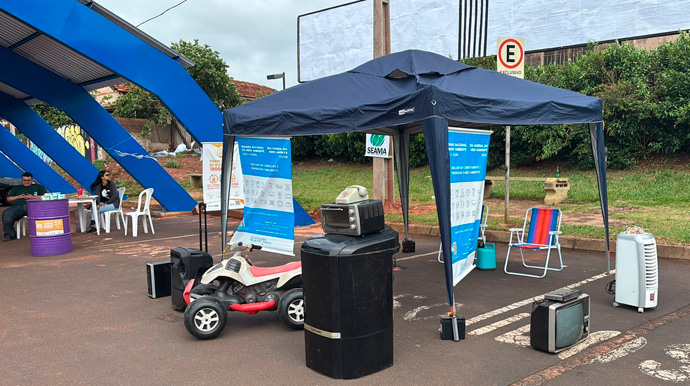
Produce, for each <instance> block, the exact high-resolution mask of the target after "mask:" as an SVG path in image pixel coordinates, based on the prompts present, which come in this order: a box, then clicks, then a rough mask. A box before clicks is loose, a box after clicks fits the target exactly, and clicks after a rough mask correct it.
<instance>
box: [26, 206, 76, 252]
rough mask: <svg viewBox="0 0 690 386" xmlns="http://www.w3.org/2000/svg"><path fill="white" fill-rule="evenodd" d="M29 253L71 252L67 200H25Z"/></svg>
mask: <svg viewBox="0 0 690 386" xmlns="http://www.w3.org/2000/svg"><path fill="white" fill-rule="evenodd" d="M26 210H27V212H28V214H29V237H30V239H31V254H32V255H34V256H53V255H62V254H64V253H69V252H72V233H70V225H69V201H68V200H66V199H63V200H50V201H42V200H26Z"/></svg>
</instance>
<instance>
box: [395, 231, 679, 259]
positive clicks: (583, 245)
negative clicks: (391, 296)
mask: <svg viewBox="0 0 690 386" xmlns="http://www.w3.org/2000/svg"><path fill="white" fill-rule="evenodd" d="M388 225H389V226H390V227H391V228H393V229H395V231H397V232H398V233H400V234H404V233H405V228H404V225H403V224H402V223H390V224H388ZM409 234H410V235H419V236H439V237H440V236H441V232H440V230H439V227H438V226H436V225H420V224H409ZM485 234H486V241H489V242H499V243H506V244H507V243H508V242H509V241H510V232H508V231H500V230H489V229H487V230H486V232H485ZM560 239H561V249H573V250H580V251H594V252H605V251H606V244H605V243H604V240H602V239H590V238H585V237H572V236H561V238H560ZM656 247H657V256H658V257H659V258H662V259H680V260H690V247H688V246H683V245H668V244H657V246H656ZM610 250H611V253H613V254H614V255H615V254H616V240H611V243H610Z"/></svg>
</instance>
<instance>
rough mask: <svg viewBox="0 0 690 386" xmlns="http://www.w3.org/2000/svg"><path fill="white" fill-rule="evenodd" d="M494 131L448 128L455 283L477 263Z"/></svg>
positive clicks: (452, 251) (452, 252) (452, 253)
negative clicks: (475, 261)
mask: <svg viewBox="0 0 690 386" xmlns="http://www.w3.org/2000/svg"><path fill="white" fill-rule="evenodd" d="M491 133H492V132H491V131H486V130H472V129H460V128H455V127H449V128H448V155H449V157H450V229H451V243H452V244H451V255H452V262H453V285H457V284H458V283H459V282H460V280H462V278H464V277H465V276H467V274H468V273H470V271H472V270H473V269H474V268H475V267H476V265H475V264H474V256H475V254H476V251H477V237H478V236H479V226H480V222H481V216H482V204H483V199H484V179H485V178H486V164H487V160H488V155H489V140H490V139H491Z"/></svg>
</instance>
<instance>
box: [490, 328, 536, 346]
mask: <svg viewBox="0 0 690 386" xmlns="http://www.w3.org/2000/svg"><path fill="white" fill-rule="evenodd" d="M528 333H529V324H528V325H526V326H522V327H520V328H518V329H517V330H513V331H508V332H506V333H505V334H503V335H499V336H497V337H495V338H494V340H495V341H497V342H501V343H508V344H514V345H516V346H523V347H529V346H530V342H529V335H528Z"/></svg>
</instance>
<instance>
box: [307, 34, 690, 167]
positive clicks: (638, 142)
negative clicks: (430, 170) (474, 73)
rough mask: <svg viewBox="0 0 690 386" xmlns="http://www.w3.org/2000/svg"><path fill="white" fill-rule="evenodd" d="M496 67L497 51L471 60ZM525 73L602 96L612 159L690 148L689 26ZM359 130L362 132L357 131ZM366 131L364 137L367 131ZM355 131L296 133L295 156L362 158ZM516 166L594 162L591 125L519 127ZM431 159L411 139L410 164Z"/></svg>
mask: <svg viewBox="0 0 690 386" xmlns="http://www.w3.org/2000/svg"><path fill="white" fill-rule="evenodd" d="M464 62H465V63H466V64H468V65H471V66H476V67H479V68H484V69H489V70H495V69H496V57H495V56H488V57H484V58H473V59H467V60H464ZM525 79H528V80H531V81H533V82H537V83H542V84H546V85H550V86H554V87H559V88H563V89H567V90H572V91H575V92H579V93H582V94H585V95H590V96H595V97H599V98H601V99H602V102H603V106H604V112H603V113H604V122H605V126H604V133H605V145H606V148H607V150H608V155H607V157H608V166H609V167H610V168H619V169H624V168H627V167H630V166H632V165H635V164H637V163H638V161H640V160H642V159H648V158H649V157H651V156H654V155H661V154H674V155H685V154H688V153H689V151H690V36H689V35H688V34H687V33H683V34H681V36H680V37H679V38H678V39H677V40H675V41H673V42H670V43H665V44H663V45H661V46H660V47H659V48H658V49H656V50H651V51H647V50H642V49H636V48H634V47H633V46H632V45H630V44H623V45H621V44H618V43H615V44H610V45H607V46H605V47H596V45H595V44H591V45H590V46H589V47H588V48H587V50H586V53H585V54H584V55H582V56H580V57H579V58H577V59H576V60H574V61H570V62H568V63H566V64H565V65H548V66H540V67H530V66H525ZM491 129H492V130H493V131H494V134H493V135H492V140H491V145H490V148H489V162H488V163H489V168H496V167H500V166H502V165H503V164H504V163H505V127H501V126H497V127H491ZM355 135H360V134H356V133H355ZM361 135H362V138H363V134H361ZM354 138H358V137H356V136H354V135H353V133H350V134H333V135H329V136H322V137H316V138H313V137H301V138H295V139H294V140H293V157H294V159H296V160H299V159H309V158H317V157H320V158H322V159H329V158H333V159H337V160H347V161H353V162H361V161H362V154H363V151H360V148H363V147H364V140H359V139H357V140H355V139H354ZM511 150H512V151H511V166H515V167H518V166H522V165H532V164H535V163H536V162H539V161H540V160H546V159H552V160H556V161H559V163H560V162H562V164H563V165H568V166H571V167H578V168H592V167H593V166H594V161H593V157H592V142H591V139H590V134H589V127H588V125H586V124H569V125H553V126H513V127H512V128H511ZM427 163H428V161H427V156H426V147H425V143H424V136H423V135H421V134H418V135H414V136H412V137H411V138H410V164H411V165H412V166H415V167H417V166H422V165H426V164H427Z"/></svg>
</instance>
